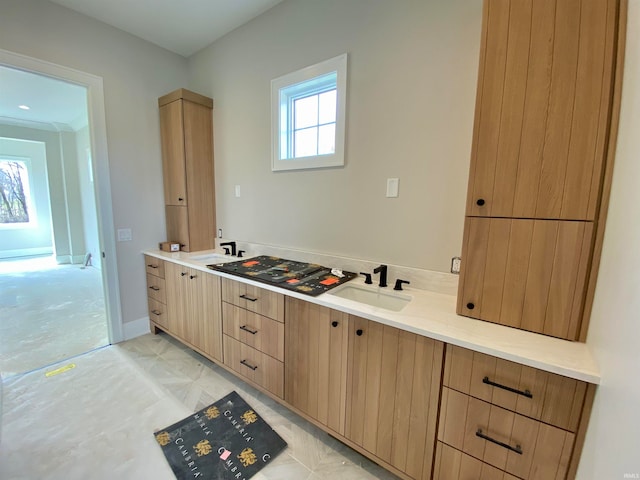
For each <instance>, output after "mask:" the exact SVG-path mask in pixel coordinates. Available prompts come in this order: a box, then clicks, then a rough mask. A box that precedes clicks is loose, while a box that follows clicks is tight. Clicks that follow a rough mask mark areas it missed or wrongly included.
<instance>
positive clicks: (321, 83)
mask: <svg viewBox="0 0 640 480" xmlns="http://www.w3.org/2000/svg"><path fill="white" fill-rule="evenodd" d="M346 83H347V55H346V54H344V55H340V56H339V57H336V58H332V59H330V60H327V61H325V62H322V63H318V64H316V65H312V66H310V67H307V68H303V69H302V70H298V71H297V72H294V73H290V74H288V75H285V76H283V77H280V78H276V79H275V80H272V82H271V102H272V119H271V129H272V143H273V145H272V155H271V169H272V170H274V171H278V170H297V169H302V168H321V167H337V166H342V165H344V127H345V106H346Z"/></svg>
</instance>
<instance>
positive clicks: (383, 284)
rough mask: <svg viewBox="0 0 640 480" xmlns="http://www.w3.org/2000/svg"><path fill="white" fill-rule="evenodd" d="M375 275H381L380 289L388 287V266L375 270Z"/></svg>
mask: <svg viewBox="0 0 640 480" xmlns="http://www.w3.org/2000/svg"><path fill="white" fill-rule="evenodd" d="M373 273H379V274H380V283H379V286H380V287H386V286H387V266H386V265H380V266H379V267H377V268H374V269H373Z"/></svg>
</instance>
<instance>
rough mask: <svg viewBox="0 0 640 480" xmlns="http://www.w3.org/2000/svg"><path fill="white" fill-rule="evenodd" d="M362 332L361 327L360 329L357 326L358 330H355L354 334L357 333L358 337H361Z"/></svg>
mask: <svg viewBox="0 0 640 480" xmlns="http://www.w3.org/2000/svg"><path fill="white" fill-rule="evenodd" d="M363 333H364V332H363V331H362V329H361V328H359V329H358V330H356V335H358V336H359V337H361V336H362V334H363Z"/></svg>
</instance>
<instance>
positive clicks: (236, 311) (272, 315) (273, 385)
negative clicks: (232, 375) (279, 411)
mask: <svg viewBox="0 0 640 480" xmlns="http://www.w3.org/2000/svg"><path fill="white" fill-rule="evenodd" d="M221 280H222V314H223V328H224V331H223V333H224V335H223V343H224V364H225V365H226V366H227V367H228V368H230V369H232V370H233V371H234V372H236V373H237V374H238V375H240V376H241V377H243V378H245V379H247V380H249V381H250V382H253V383H255V384H256V385H258V386H260V387H262V388H264V389H266V390H268V391H269V392H271V393H273V394H274V395H276V396H277V397H279V398H283V397H284V340H285V332H284V330H285V322H284V295H282V294H281V293H276V292H272V291H270V290H266V289H263V288H260V287H254V286H251V285H247V284H245V283H243V282H237V281H235V280H230V279H228V278H222V279H221Z"/></svg>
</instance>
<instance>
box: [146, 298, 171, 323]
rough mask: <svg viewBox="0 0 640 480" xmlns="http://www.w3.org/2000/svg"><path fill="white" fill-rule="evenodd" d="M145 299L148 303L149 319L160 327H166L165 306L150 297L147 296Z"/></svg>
mask: <svg viewBox="0 0 640 480" xmlns="http://www.w3.org/2000/svg"><path fill="white" fill-rule="evenodd" d="M147 300H148V303H149V320H151V321H152V322H154V323H157V324H158V325H160V326H162V327H167V326H168V322H167V306H166V305H165V304H164V303H160V302H159V301H157V300H154V299H153V298H151V297H149V298H147Z"/></svg>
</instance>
